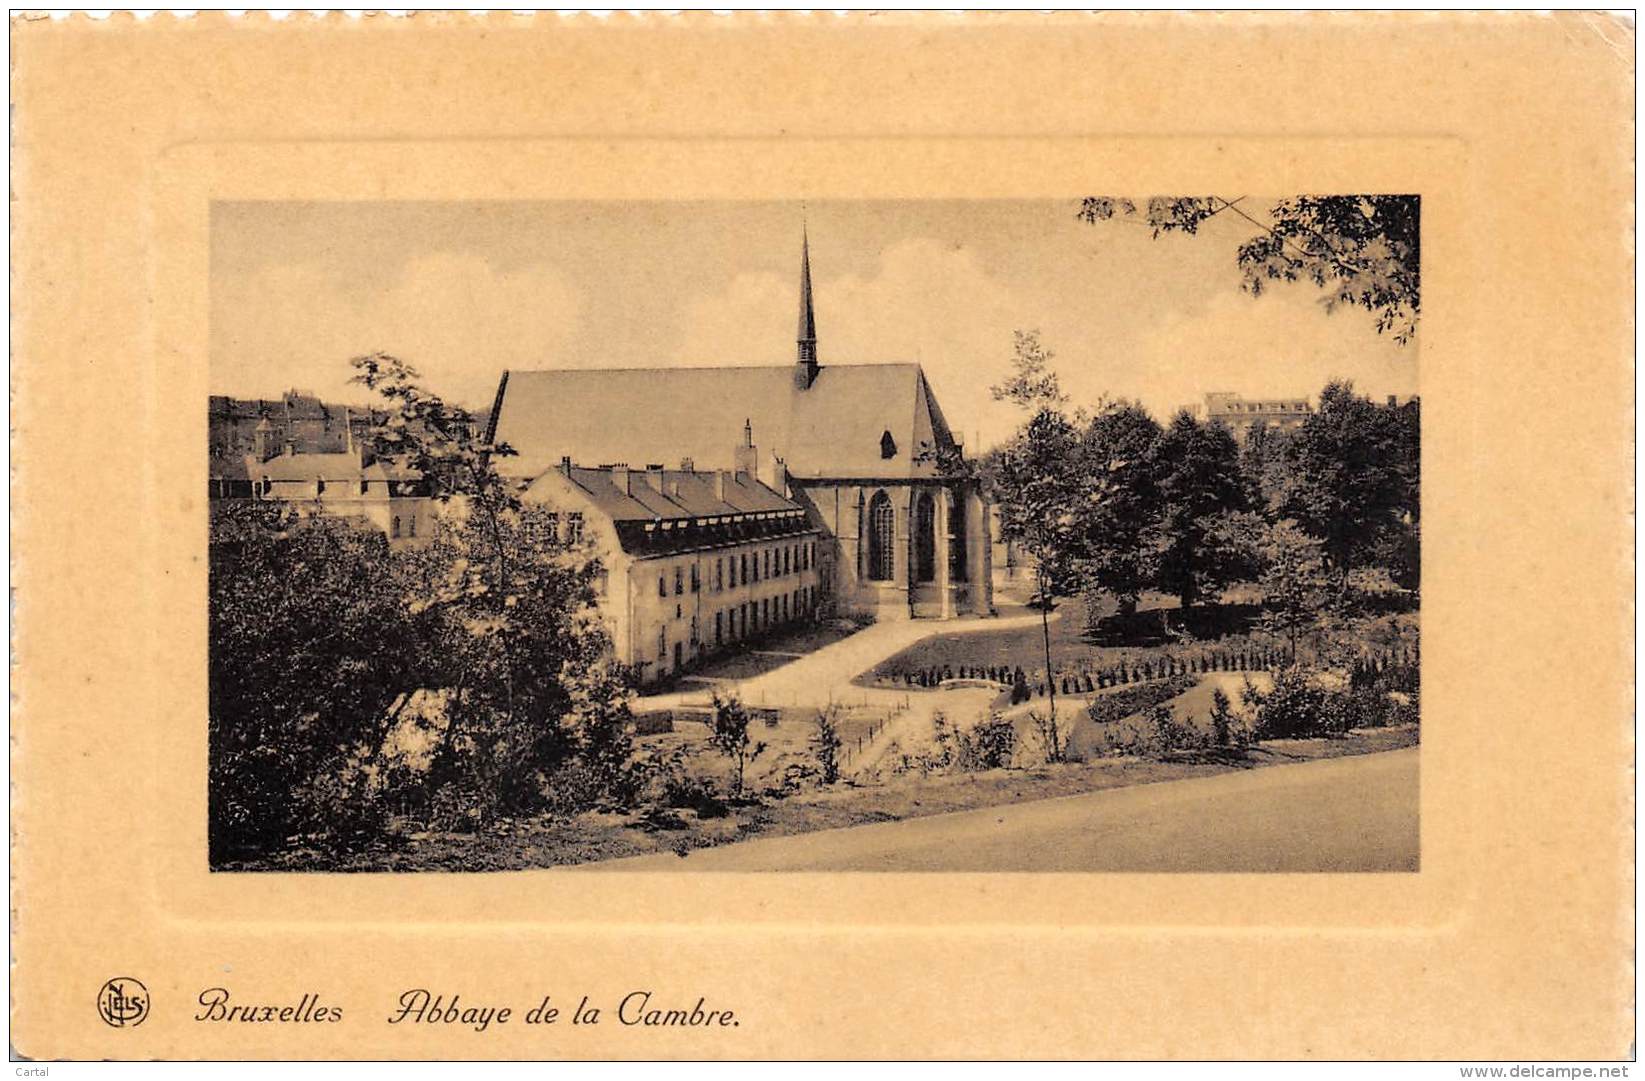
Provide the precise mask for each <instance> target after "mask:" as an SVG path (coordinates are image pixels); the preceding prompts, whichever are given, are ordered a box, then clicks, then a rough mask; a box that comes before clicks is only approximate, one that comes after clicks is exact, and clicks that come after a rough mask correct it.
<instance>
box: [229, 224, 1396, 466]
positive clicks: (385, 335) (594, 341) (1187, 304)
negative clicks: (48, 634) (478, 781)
mask: <svg viewBox="0 0 1645 1081" xmlns="http://www.w3.org/2000/svg"><path fill="white" fill-rule="evenodd" d="M1241 205H1242V206H1246V207H1252V208H1254V209H1255V210H1256V211H1257V213H1256V214H1255V215H1254V216H1256V217H1258V218H1259V220H1261V218H1262V213H1261V208H1262V207H1263V206H1265V205H1267V204H1265V203H1263V202H1262V201H1260V200H1255V199H1250V200H1247V202H1245V203H1242V204H1241ZM1077 209H1078V202H1077V200H1072V199H1069V200H1038V201H1032V202H1007V201H987V202H978V201H898V202H845V201H831V202H811V203H807V204H803V205H802V204H800V203H798V202H651V203H618V202H463V203H387V202H378V203H369V202H364V203H343V202H331V203H218V204H215V205H214V206H213V209H212V232H211V243H212V255H211V258H212V264H211V376H210V383H211V389H212V392H213V393H215V394H231V395H236V396H241V397H275V396H278V395H279V394H280V393H282V392H283V391H285V390H287V389H290V388H293V387H295V388H298V389H301V390H305V391H311V392H314V393H317V394H319V395H320V396H321V397H322V398H325V399H326V400H328V401H339V402H364V401H366V400H368V399H367V397H366V395H365V393H364V391H363V390H362V389H361V388H359V387H357V386H351V385H350V383H349V381H348V380H349V377H350V375H351V374H352V371H351V369H350V368H349V366H348V359H349V358H350V357H352V356H355V355H358V354H361V353H366V352H371V351H375V350H386V351H389V352H392V353H395V354H397V355H399V356H402V357H404V358H405V359H407V360H409V361H410V362H411V363H412V364H414V365H415V366H416V367H417V368H418V369H419V370H420V371H421V372H422V374H423V376H424V377H425V379H426V381H427V383H428V385H429V386H430V387H431V388H432V389H433V390H435V391H436V392H438V393H440V394H442V395H444V396H445V397H447V398H449V399H451V400H454V401H458V402H462V403H464V404H467V405H470V406H474V407H485V406H489V405H490V404H491V401H492V398H493V397H494V395H495V393H496V387H497V380H498V377H499V376H500V375H501V373H502V371H503V370H504V369H506V368H514V369H523V368H607V367H613V368H630V367H675V366H702V365H745V364H787V363H792V362H793V359H794V335H795V323H796V317H797V305H798V289H799V258H800V236H801V230H802V227H803V228H804V230H805V231H806V232H807V233H808V235H809V237H810V244H811V272H812V281H813V291H814V295H815V302H816V313H817V339H818V347H817V351H818V356H819V359H820V360H821V362H822V363H823V364H824V365H828V364H863V363H875V362H890V361H914V362H917V363H919V364H920V365H922V366H923V368H924V370H925V373H926V376H927V378H928V379H929V380H930V381H931V383H932V385H933V387H934V388H935V390H936V393H937V399H938V401H939V402H940V403H941V405H942V409H943V412H944V414H945V415H946V416H947V418H948V421H949V424H950V426H951V427H953V428H954V429H955V430H956V431H957V432H959V433H962V434H963V436H964V437H965V440H966V443H967V444H968V445H969V446H970V447H973V448H985V447H987V446H989V445H992V444H993V443H995V442H997V441H998V440H1000V439H1002V438H1004V437H1005V436H1006V435H1008V434H1009V433H1010V432H1011V431H1012V429H1013V428H1014V427H1015V426H1016V424H1017V423H1018V422H1019V421H1020V419H1021V418H1020V417H1019V415H1018V414H1017V413H1016V411H1015V410H1014V409H1013V408H1012V407H1011V406H1009V405H1006V404H1004V403H999V402H995V401H993V400H992V398H991V396H990V394H989V392H988V388H989V387H990V386H992V385H993V384H995V383H997V382H999V381H1000V380H1001V379H1002V378H1003V377H1004V376H1005V375H1006V374H1007V373H1008V372H1009V368H1010V359H1011V354H1012V340H1013V338H1012V335H1013V331H1015V330H1037V331H1038V332H1039V334H1040V338H1041V341H1042V343H1043V344H1044V345H1045V346H1046V347H1047V348H1049V349H1050V350H1051V351H1052V353H1053V354H1054V355H1055V359H1054V361H1053V367H1054V368H1055V369H1056V370H1057V373H1058V375H1059V377H1060V378H1061V381H1062V385H1063V388H1064V390H1065V391H1066V392H1067V393H1068V395H1069V398H1070V399H1071V404H1073V405H1076V406H1090V405H1095V404H1096V403H1097V402H1099V401H1100V400H1102V399H1104V398H1105V397H1106V398H1131V399H1136V400H1139V401H1141V402H1142V403H1143V404H1144V405H1145V406H1146V407H1148V409H1149V410H1150V411H1152V412H1153V413H1154V414H1155V415H1156V416H1157V417H1159V418H1160V419H1162V420H1164V419H1167V418H1168V417H1169V415H1170V414H1171V413H1173V412H1175V410H1177V409H1178V408H1180V407H1182V406H1184V405H1188V404H1192V403H1197V402H1200V401H1201V400H1202V399H1203V396H1204V395H1205V393H1206V392H1208V391H1218V390H1226V391H1235V392H1238V393H1241V394H1244V395H1246V396H1247V397H1263V396H1285V397H1297V396H1310V397H1311V396H1315V395H1317V394H1318V392H1319V389H1320V388H1321V387H1322V386H1323V385H1324V384H1325V382H1326V381H1327V380H1328V379H1331V378H1336V377H1341V378H1349V379H1352V380H1353V381H1354V382H1355V385H1356V386H1357V387H1358V388H1359V389H1360V390H1361V391H1362V392H1365V393H1369V394H1372V395H1374V396H1377V397H1381V396H1383V395H1386V394H1400V395H1405V394H1414V393H1416V392H1417V389H1418V388H1417V350H1418V344H1417V343H1416V342H1413V343H1412V344H1410V345H1406V346H1399V345H1396V344H1395V343H1394V342H1393V340H1392V339H1391V338H1389V337H1387V336H1385V335H1383V336H1379V335H1378V334H1377V333H1376V332H1375V329H1374V327H1373V325H1372V320H1371V317H1370V315H1369V313H1366V312H1363V311H1357V310H1352V311H1341V310H1339V311H1337V312H1335V313H1332V314H1329V315H1328V314H1326V312H1325V311H1324V309H1323V308H1322V307H1321V305H1320V302H1319V301H1320V293H1319V291H1318V290H1317V289H1316V288H1314V287H1313V286H1312V285H1308V284H1296V285H1278V286H1276V287H1274V288H1272V289H1270V290H1268V291H1266V292H1264V293H1263V294H1262V295H1261V296H1258V297H1253V296H1251V295H1250V294H1247V293H1244V292H1242V291H1241V290H1240V288H1239V285H1240V275H1239V271H1238V269H1237V268H1236V266H1235V262H1234V257H1235V250H1236V249H1237V247H1238V245H1239V244H1240V243H1241V242H1242V241H1244V240H1246V239H1248V238H1249V237H1250V236H1252V235H1254V233H1255V232H1256V227H1255V226H1254V225H1252V224H1251V223H1250V222H1247V221H1243V220H1240V219H1238V218H1235V217H1233V216H1231V215H1219V216H1218V217H1216V218H1213V219H1211V220H1210V221H1209V222H1208V223H1206V225H1205V226H1204V227H1202V230H1201V232H1200V233H1199V234H1198V235H1196V236H1191V237H1190V236H1181V235H1169V236H1165V237H1161V238H1159V239H1154V238H1153V237H1152V236H1151V235H1150V232H1149V230H1148V229H1147V228H1146V227H1144V226H1142V225H1141V224H1139V223H1136V222H1133V221H1119V220H1116V221H1110V222H1105V223H1102V224H1099V225H1087V224H1084V223H1082V222H1079V221H1078V220H1076V218H1075V211H1076V210H1077Z"/></svg>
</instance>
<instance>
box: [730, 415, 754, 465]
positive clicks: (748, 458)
mask: <svg viewBox="0 0 1645 1081" xmlns="http://www.w3.org/2000/svg"><path fill="white" fill-rule="evenodd" d="M731 461H732V468H734V469H736V471H737V472H739V473H747V474H748V476H749V479H750V480H756V479H758V478H759V475H760V473H759V466H760V448H758V447H756V446H755V445H754V423H753V421H751V420H745V421H743V442H742V446H740V447H738V448H737V449H736V451H735V452H734V453H733V454H732V456H731Z"/></svg>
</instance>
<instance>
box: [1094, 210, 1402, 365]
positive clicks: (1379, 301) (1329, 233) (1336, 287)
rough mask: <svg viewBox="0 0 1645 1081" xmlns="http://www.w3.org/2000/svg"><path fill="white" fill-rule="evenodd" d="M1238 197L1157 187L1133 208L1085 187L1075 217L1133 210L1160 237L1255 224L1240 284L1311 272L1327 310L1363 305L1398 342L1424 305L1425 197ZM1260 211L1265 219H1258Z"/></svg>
mask: <svg viewBox="0 0 1645 1081" xmlns="http://www.w3.org/2000/svg"><path fill="white" fill-rule="evenodd" d="M1244 202H1245V197H1244V196H1241V197H1238V198H1235V199H1225V198H1223V197H1221V196H1217V195H1206V196H1187V197H1158V198H1153V199H1149V200H1147V202H1146V203H1145V204H1144V207H1143V209H1142V210H1141V211H1139V209H1138V207H1137V204H1136V203H1135V202H1134V201H1133V200H1130V199H1125V198H1117V197H1113V196H1091V197H1087V198H1086V199H1084V200H1082V201H1081V203H1080V209H1079V212H1078V217H1079V219H1080V220H1081V221H1085V222H1088V223H1093V224H1094V223H1097V222H1103V221H1107V220H1109V219H1111V218H1115V217H1120V218H1135V217H1137V216H1138V214H1139V213H1141V215H1142V216H1143V218H1144V220H1145V222H1146V224H1147V225H1148V226H1149V227H1150V228H1151V229H1152V230H1153V235H1154V236H1155V237H1156V238H1158V237H1160V236H1162V235H1164V234H1166V233H1171V232H1180V233H1185V234H1188V235H1193V234H1195V233H1197V232H1198V231H1199V229H1200V227H1201V226H1202V225H1204V224H1205V222H1207V221H1208V220H1210V219H1211V218H1214V217H1217V216H1218V215H1226V216H1227V217H1229V218H1236V219H1240V220H1242V221H1244V222H1245V223H1246V224H1248V225H1250V226H1254V227H1255V228H1256V229H1257V230H1258V231H1257V233H1256V235H1254V236H1252V237H1251V238H1250V239H1248V240H1246V241H1245V242H1244V243H1243V244H1241V245H1240V247H1239V252H1238V255H1237V256H1236V262H1237V265H1238V268H1239V271H1240V274H1241V288H1243V289H1244V290H1245V291H1246V292H1248V293H1250V294H1251V295H1253V296H1257V295H1260V294H1261V293H1262V291H1263V290H1264V289H1265V288H1267V286H1268V285H1269V284H1270V283H1272V282H1276V281H1281V282H1297V281H1309V282H1312V283H1313V284H1314V285H1315V286H1316V287H1318V288H1319V289H1321V290H1323V291H1324V296H1323V298H1322V303H1323V306H1324V307H1325V310H1326V311H1327V312H1330V311H1333V310H1335V309H1336V308H1338V307H1342V306H1349V307H1359V308H1364V309H1365V310H1366V311H1368V312H1371V313H1372V314H1373V315H1374V316H1375V317H1376V329H1377V333H1379V334H1382V333H1385V332H1386V333H1391V334H1392V335H1393V337H1394V340H1395V341H1396V342H1398V343H1399V344H1400V345H1405V344H1407V343H1408V342H1410V341H1411V339H1412V338H1414V337H1415V336H1416V330H1417V324H1418V321H1419V320H1420V318H1421V312H1422V299H1421V297H1422V274H1421V265H1422V232H1421V217H1422V202H1421V197H1420V196H1416V195H1323V196H1320V195H1302V196H1296V197H1294V198H1290V199H1281V200H1279V201H1278V202H1276V203H1275V204H1274V205H1273V206H1272V207H1271V208H1270V209H1269V210H1268V211H1267V212H1266V215H1264V214H1263V212H1261V211H1260V210H1256V211H1253V210H1250V209H1247V208H1246V207H1244V206H1242V205H1241V204H1242V203H1244ZM1263 217H1266V218H1267V220H1266V221H1264V220H1263Z"/></svg>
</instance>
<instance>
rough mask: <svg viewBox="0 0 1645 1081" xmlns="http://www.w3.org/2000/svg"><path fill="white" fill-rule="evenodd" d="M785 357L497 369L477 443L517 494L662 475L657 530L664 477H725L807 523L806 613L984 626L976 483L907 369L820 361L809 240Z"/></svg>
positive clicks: (802, 529)
mask: <svg viewBox="0 0 1645 1081" xmlns="http://www.w3.org/2000/svg"><path fill="white" fill-rule="evenodd" d="M795 344H796V356H795V359H794V362H793V363H792V364H787V365H776V366H766V367H708V368H622V369H603V370H602V369H584V370H546V371H545V370H538V371H505V372H504V373H503V374H502V378H501V381H500V382H499V384H498V387H497V395H496V400H495V404H494V406H493V408H492V411H491V415H490V428H489V432H488V441H490V442H497V443H505V444H507V445H509V446H510V447H512V448H513V449H514V451H515V454H514V455H512V456H507V457H502V458H499V459H497V460H496V461H497V464H498V466H499V468H500V470H501V471H502V472H503V473H505V474H506V475H509V476H511V477H513V478H514V479H516V480H517V481H519V482H520V483H522V484H523V485H529V486H530V487H529V488H528V491H530V490H532V489H536V488H539V487H541V488H542V490H543V491H545V492H552V493H557V494H558V496H559V497H563V496H564V494H565V493H564V491H563V490H562V488H563V483H560V482H555V481H553V480H552V477H551V475H552V474H555V473H558V474H559V476H560V478H562V480H563V478H566V477H573V478H574V477H576V476H579V475H581V474H579V472H578V471H579V470H596V471H599V472H600V473H601V480H600V483H601V484H602V485H604V484H606V483H608V482H609V478H610V477H611V476H613V475H615V476H620V477H624V478H627V477H630V476H633V477H638V478H644V477H646V476H652V477H661V478H662V480H661V483H660V484H658V485H648V486H647V489H646V498H647V500H648V501H649V502H650V503H651V504H653V505H654V507H653V510H652V511H650V512H649V513H651V514H653V515H655V517H656V518H657V522H656V523H654V524H657V525H658V526H659V527H660V524H661V522H662V521H664V520H666V519H667V518H668V517H670V513H671V512H670V511H669V509H668V508H667V507H666V506H663V505H662V504H666V503H667V501H668V500H669V498H670V497H669V495H668V493H669V492H670V491H671V489H670V487H669V485H670V481H669V475H670V474H678V475H680V476H683V477H685V478H686V479H687V485H686V486H687V488H689V486H690V484H691V483H692V480H691V478H694V477H698V476H705V477H706V476H710V475H712V474H715V473H717V472H719V471H726V472H727V473H728V475H729V476H728V480H729V483H730V484H731V490H733V491H735V490H738V483H739V478H741V479H743V480H746V481H747V482H749V483H750V484H751V485H752V486H753V487H754V489H755V490H760V489H764V490H769V492H770V493H771V497H774V498H776V499H779V500H781V501H782V503H783V504H792V505H793V506H795V507H797V508H799V509H800V510H803V512H804V519H805V520H804V523H803V525H802V524H796V525H795V526H793V527H791V528H792V529H793V530H794V532H795V536H796V537H797V538H798V537H803V538H804V543H805V544H806V545H809V546H810V548H812V549H814V555H808V556H807V562H806V571H807V574H808V578H809V577H810V575H812V574H814V575H815V579H814V581H815V598H814V600H813V601H811V602H808V603H807V605H806V608H807V610H808V611H815V612H818V613H823V614H828V613H834V614H839V615H871V616H873V617H874V618H876V619H878V620H892V619H911V618H932V619H950V618H955V617H959V616H963V615H976V616H986V615H992V614H993V612H994V608H993V594H992V588H991V582H990V578H991V568H990V566H989V563H990V550H991V543H990V538H989V522H990V515H989V511H988V507H987V505H986V502H985V500H984V496H983V492H982V488H981V485H980V483H979V480H978V478H977V476H976V475H975V471H974V470H973V469H972V468H971V466H970V464H969V463H968V462H967V460H966V459H965V456H964V453H963V448H962V447H961V445H960V443H959V441H958V440H957V439H956V438H955V436H954V434H953V433H952V432H951V431H950V430H949V427H948V424H947V422H946V421H945V420H944V419H943V413H942V409H941V408H940V407H939V406H938V404H937V399H936V395H935V393H934V392H933V390H932V387H931V385H930V383H929V382H928V381H927V379H926V377H925V373H924V372H923V371H922V370H921V369H920V366H919V365H918V364H823V363H821V362H820V360H819V352H818V348H817V319H816V312H815V310H814V305H813V298H812V288H811V259H810V242H809V238H805V239H803V240H802V244H801V255H800V282H799V327H798V331H797V334H796V343H795ZM573 463H576V465H575V466H573ZM545 479H548V480H549V483H546V484H543V485H539V484H538V483H537V482H539V481H543V480H545ZM717 483H719V484H720V485H721V490H722V491H723V490H725V488H724V485H725V484H726V483H727V481H725V480H722V481H718V482H717ZM623 484H624V485H625V492H626V491H628V490H630V489H629V488H628V487H627V485H628V484H629V482H628V481H627V480H624V481H623ZM771 497H766V498H771ZM773 506H774V507H775V506H776V504H775V503H774V504H773ZM675 516H676V517H677V516H678V515H675ZM670 593H672V590H671V589H670Z"/></svg>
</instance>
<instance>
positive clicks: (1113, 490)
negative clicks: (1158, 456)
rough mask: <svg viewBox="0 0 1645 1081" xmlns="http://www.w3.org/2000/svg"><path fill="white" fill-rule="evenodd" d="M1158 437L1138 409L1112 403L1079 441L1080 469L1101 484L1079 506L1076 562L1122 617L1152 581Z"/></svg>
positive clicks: (1150, 421) (1130, 404) (1151, 420)
mask: <svg viewBox="0 0 1645 1081" xmlns="http://www.w3.org/2000/svg"><path fill="white" fill-rule="evenodd" d="M1160 434H1161V432H1160V426H1159V424H1158V422H1156V421H1155V420H1154V418H1153V417H1151V416H1149V415H1148V413H1147V411H1145V410H1144V409H1143V408H1142V406H1140V405H1138V404H1136V403H1134V402H1115V403H1112V404H1109V405H1107V406H1105V407H1104V408H1102V409H1101V410H1099V411H1098V412H1097V414H1096V415H1095V416H1093V417H1092V418H1091V421H1090V423H1089V425H1087V427H1086V429H1085V432H1084V433H1083V435H1082V437H1081V447H1080V457H1081V462H1082V468H1083V469H1084V471H1085V473H1086V475H1087V476H1088V477H1092V478H1102V480H1103V481H1104V482H1105V483H1104V484H1102V485H1101V486H1100V488H1093V490H1092V491H1091V492H1088V493H1087V498H1086V499H1084V500H1083V501H1081V502H1080V503H1079V504H1078V507H1077V510H1078V517H1077V529H1078V532H1079V537H1078V544H1079V558H1080V559H1081V561H1082V564H1083V569H1084V571H1085V573H1086V575H1087V576H1088V579H1089V584H1090V585H1092V586H1095V587H1097V588H1100V589H1104V590H1107V591H1108V592H1109V593H1112V594H1113V595H1114V597H1115V598H1116V599H1117V600H1118V601H1119V607H1120V612H1121V614H1122V615H1130V614H1131V613H1133V612H1135V611H1136V608H1137V601H1138V599H1139V597H1140V596H1141V594H1142V591H1143V590H1144V589H1146V588H1147V587H1148V585H1149V583H1150V582H1151V581H1152V579H1153V576H1154V570H1155V569H1154V566H1153V560H1152V558H1151V557H1152V554H1153V553H1152V550H1151V548H1150V546H1149V543H1148V538H1149V533H1150V530H1151V529H1152V528H1153V527H1154V525H1155V523H1156V521H1157V520H1158V517H1159V488H1158V484H1157V483H1156V481H1157V478H1156V476H1155V473H1154V461H1153V452H1154V445H1155V444H1156V443H1157V442H1158V441H1159V438H1160ZM1093 496H1095V498H1093Z"/></svg>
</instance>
